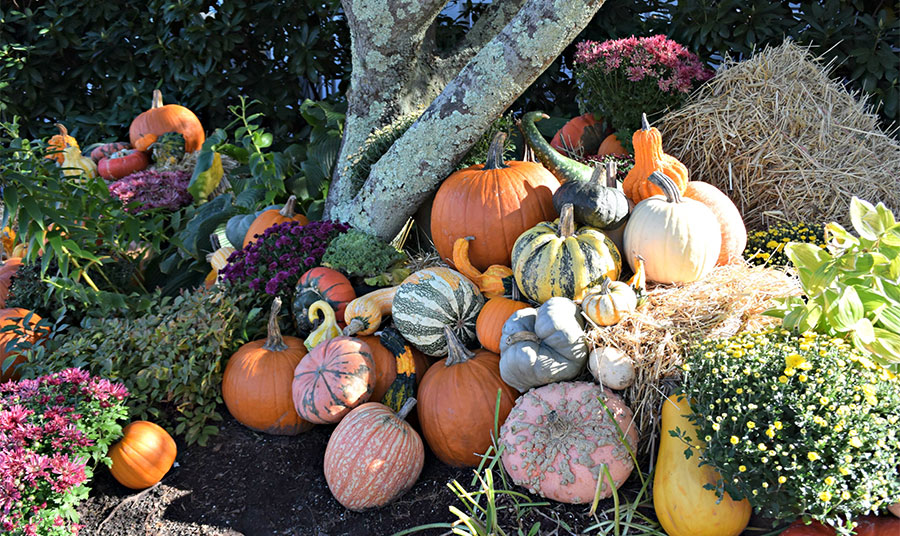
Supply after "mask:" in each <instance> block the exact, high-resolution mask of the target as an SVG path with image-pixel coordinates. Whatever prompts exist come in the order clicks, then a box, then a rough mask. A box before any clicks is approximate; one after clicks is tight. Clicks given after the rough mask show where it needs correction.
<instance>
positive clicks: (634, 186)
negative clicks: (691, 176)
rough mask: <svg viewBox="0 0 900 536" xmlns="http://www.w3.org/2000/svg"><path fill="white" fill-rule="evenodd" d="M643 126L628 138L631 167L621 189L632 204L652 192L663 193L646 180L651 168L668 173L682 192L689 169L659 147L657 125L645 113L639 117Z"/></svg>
mask: <svg viewBox="0 0 900 536" xmlns="http://www.w3.org/2000/svg"><path fill="white" fill-rule="evenodd" d="M641 123H642V126H641V128H640V129H639V130H637V131H636V132H635V133H634V136H633V137H632V138H631V140H632V142H633V143H634V167H633V168H631V171H629V172H628V175H626V176H625V181H624V182H623V183H622V191H624V192H625V195H626V196H627V197H628V199H630V200H631V201H632V202H634V203H635V204H637V203H640V202H641V201H643V200H644V199H647V198H648V197H651V196H654V195H662V194H663V192H662V190H661V189H660V188H659V187H658V186H656V185H654V184H653V183H651V182H650V181H649V180H648V179H649V177H650V174H651V173H653V172H654V171H659V172H661V173H663V174H665V175H667V176H668V177H669V178H670V179H672V182H674V183H675V186H676V187H677V188H678V191H679V193H684V189H685V188H687V183H688V170H687V168H686V167H685V166H684V164H682V163H681V162H679V161H678V160H677V159H676V158H675V157H674V156H670V155H668V154H666V153H664V152H663V150H662V135H661V134H660V133H659V130H657V129H656V127H651V126H650V123H649V122H648V121H647V114H643V116H642V117H641Z"/></svg>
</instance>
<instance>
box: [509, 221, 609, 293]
mask: <svg viewBox="0 0 900 536" xmlns="http://www.w3.org/2000/svg"><path fill="white" fill-rule="evenodd" d="M512 269H513V275H515V277H516V283H518V285H519V289H520V290H521V291H522V294H524V295H525V296H526V297H527V298H528V299H530V300H532V301H535V302H537V303H544V302H545V301H547V300H549V299H550V298H553V297H556V296H560V297H564V298H569V299H570V300H575V301H581V300H582V298H584V294H585V291H586V290H587V289H588V288H590V287H591V286H592V285H595V284H597V283H599V282H600V281H602V280H603V278H604V277H608V278H610V279H613V280H615V279H618V278H619V273H620V272H621V270H622V256H621V255H620V254H619V250H618V248H616V245H615V244H613V242H612V240H610V239H609V237H607V236H606V235H605V234H603V232H602V231H600V230H599V229H595V228H593V227H587V226H585V227H579V228H577V229H576V227H575V222H574V220H573V209H572V205H571V204H566V205H564V206H563V208H562V212H561V214H560V217H559V219H558V220H557V221H555V222H543V223H539V224H537V225H536V226H534V227H532V228H531V229H529V230H527V231H525V232H524V233H522V235H521V236H520V237H519V238H518V240H516V243H515V244H514V245H513V250H512Z"/></svg>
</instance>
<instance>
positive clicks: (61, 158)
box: [46, 123, 78, 165]
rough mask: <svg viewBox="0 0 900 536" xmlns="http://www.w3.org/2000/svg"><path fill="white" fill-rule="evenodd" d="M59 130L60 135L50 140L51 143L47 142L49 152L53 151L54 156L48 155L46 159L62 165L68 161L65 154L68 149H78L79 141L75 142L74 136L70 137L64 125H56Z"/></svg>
mask: <svg viewBox="0 0 900 536" xmlns="http://www.w3.org/2000/svg"><path fill="white" fill-rule="evenodd" d="M54 126H55V127H56V129H57V130H59V134H57V135H55V136H53V137H52V138H50V141H48V142H47V146H48V147H47V150H48V151H52V154H48V155H47V156H46V158H49V159H51V160H55V161H57V162H58V163H59V164H60V165H62V163H63V162H65V161H66V154H65V153H64V152H63V151H64V150H65V149H66V147H75V148H76V149H77V148H78V141H76V140H75V138H73V137H72V136H69V131H68V130H66V127H65V126H64V125H63V124H62V123H56V125H54Z"/></svg>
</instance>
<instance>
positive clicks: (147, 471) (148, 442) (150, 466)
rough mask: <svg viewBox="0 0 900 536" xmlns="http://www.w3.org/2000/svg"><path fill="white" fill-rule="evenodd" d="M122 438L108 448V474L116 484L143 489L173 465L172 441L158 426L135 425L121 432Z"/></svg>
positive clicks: (173, 441)
mask: <svg viewBox="0 0 900 536" xmlns="http://www.w3.org/2000/svg"><path fill="white" fill-rule="evenodd" d="M122 434H123V435H124V437H122V439H121V440H120V441H119V442H118V443H116V444H115V445H113V446H112V447H110V449H109V457H110V458H112V466H111V467H110V468H109V472H110V473H112V475H113V477H115V479H116V480H118V481H119V484H122V485H123V486H125V487H127V488H131V489H144V488H149V487H150V486H152V485H154V484H156V483H157V482H159V481H160V480H162V478H163V477H164V476H166V473H168V472H169V469H171V468H172V464H173V463H175V455H176V454H177V453H178V449H177V448H176V447H175V440H174V439H172V436H170V435H169V433H168V432H166V431H165V430H163V429H162V428H161V427H160V426H159V425H157V424H153V423H152V422H147V421H135V422H133V423H131V424H129V425H128V426H126V427H125V429H124V430H122Z"/></svg>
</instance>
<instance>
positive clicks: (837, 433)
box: [684, 329, 900, 534]
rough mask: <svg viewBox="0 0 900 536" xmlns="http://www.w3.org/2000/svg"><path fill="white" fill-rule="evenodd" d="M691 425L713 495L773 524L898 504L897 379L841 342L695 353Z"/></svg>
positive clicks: (833, 520) (750, 342)
mask: <svg viewBox="0 0 900 536" xmlns="http://www.w3.org/2000/svg"><path fill="white" fill-rule="evenodd" d="M684 384H685V391H686V393H687V395H688V397H690V400H691V406H692V409H693V411H694V414H693V416H692V417H691V420H692V421H693V422H694V423H695V424H696V425H697V427H698V434H699V437H701V438H703V439H705V440H706V442H707V446H706V450H705V452H704V454H703V459H704V463H707V464H710V465H712V466H713V467H715V468H716V470H718V471H719V473H721V475H722V481H720V482H719V485H718V489H717V492H718V493H720V494H721V491H722V489H724V490H725V491H727V492H728V493H729V494H730V495H731V496H732V497H733V498H734V499H736V500H740V499H741V498H744V497H746V498H748V499H749V500H750V503H751V504H752V505H753V507H754V509H755V510H756V512H757V513H760V514H761V515H763V516H765V517H770V518H774V519H793V518H796V517H798V516H801V515H803V516H808V517H811V518H813V519H816V520H818V521H822V522H824V523H827V524H830V525H833V526H835V527H837V528H839V529H840V530H841V531H842V533H844V534H846V533H849V530H850V529H851V528H852V527H851V522H850V519H851V518H852V517H853V516H855V515H859V514H865V513H868V512H877V511H879V510H881V509H885V508H887V506H888V505H890V504H892V503H893V502H895V501H897V500H898V499H900V472H898V467H900V450H898V449H897V444H898V442H900V425H898V424H900V380H898V378H897V377H896V376H894V375H893V374H892V373H891V372H889V371H888V370H887V369H885V368H882V367H881V366H879V365H877V364H875V363H874V362H872V361H871V360H869V359H868V358H867V357H865V356H864V355H863V354H860V353H858V352H857V351H855V350H854V349H853V348H852V347H851V346H850V344H848V343H847V342H846V341H844V340H843V339H837V338H831V337H827V336H823V335H818V334H816V333H814V332H806V333H804V334H802V335H795V334H792V333H790V332H788V331H786V330H780V329H779V330H770V331H763V332H756V333H744V334H740V335H736V336H734V337H731V338H728V339H721V340H706V341H703V342H702V343H700V344H699V345H697V346H696V347H695V348H694V350H693V353H692V354H691V356H690V357H689V358H688V359H687V360H686V362H685V364H684Z"/></svg>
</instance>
